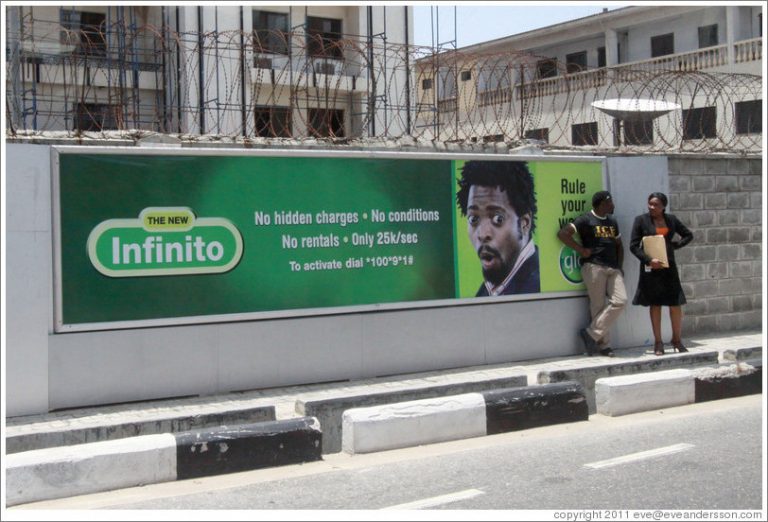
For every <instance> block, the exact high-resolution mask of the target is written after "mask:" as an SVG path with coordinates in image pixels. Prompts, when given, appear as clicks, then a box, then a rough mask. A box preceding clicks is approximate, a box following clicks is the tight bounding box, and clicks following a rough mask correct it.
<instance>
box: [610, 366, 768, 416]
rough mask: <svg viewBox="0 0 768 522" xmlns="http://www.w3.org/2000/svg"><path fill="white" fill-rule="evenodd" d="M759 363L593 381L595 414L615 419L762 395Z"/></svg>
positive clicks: (668, 371) (669, 371)
mask: <svg viewBox="0 0 768 522" xmlns="http://www.w3.org/2000/svg"><path fill="white" fill-rule="evenodd" d="M762 373H763V372H762V361H761V360H751V361H742V362H738V363H735V364H731V365H723V366H719V367H711V368H699V369H696V370H685V369H677V370H667V371H661V372H653V373H641V374H636V375H622V376H618V377H606V378H601V379H597V380H596V381H595V402H596V404H597V413H599V414H601V415H608V416H611V417H616V416H619V415H626V414H628V413H637V412H641V411H649V410H655V409H660V408H669V407H673V406H683V405H685V404H691V403H694V402H706V401H712V400H718V399H727V398H731V397H740V396H743V395H752V394H757V393H762Z"/></svg>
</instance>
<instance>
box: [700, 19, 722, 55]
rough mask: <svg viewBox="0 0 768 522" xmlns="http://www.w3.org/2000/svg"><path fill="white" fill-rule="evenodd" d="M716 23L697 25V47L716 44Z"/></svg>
mask: <svg viewBox="0 0 768 522" xmlns="http://www.w3.org/2000/svg"><path fill="white" fill-rule="evenodd" d="M718 43H719V42H718V41H717V24H714V25H705V26H704V27H699V49H703V48H704V47H712V46H714V45H717V44H718Z"/></svg>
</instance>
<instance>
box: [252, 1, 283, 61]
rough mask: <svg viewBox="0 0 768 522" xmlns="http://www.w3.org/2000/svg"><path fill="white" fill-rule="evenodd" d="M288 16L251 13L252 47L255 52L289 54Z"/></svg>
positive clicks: (259, 12) (256, 11)
mask: <svg viewBox="0 0 768 522" xmlns="http://www.w3.org/2000/svg"><path fill="white" fill-rule="evenodd" d="M288 34H289V33H288V14H287V13H271V12H269V11H258V10H254V11H253V46H254V51H255V52H264V53H275V54H289V48H290V46H289V45H288Z"/></svg>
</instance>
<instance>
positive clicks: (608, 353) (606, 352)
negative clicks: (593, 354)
mask: <svg viewBox="0 0 768 522" xmlns="http://www.w3.org/2000/svg"><path fill="white" fill-rule="evenodd" d="M600 355H605V356H606V357H613V356H614V355H616V354H614V353H613V350H612V349H611V347H610V346H609V347H608V348H603V349H602V350H600Z"/></svg>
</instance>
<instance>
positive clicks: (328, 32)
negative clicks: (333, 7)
mask: <svg viewBox="0 0 768 522" xmlns="http://www.w3.org/2000/svg"><path fill="white" fill-rule="evenodd" d="M340 43H341V20H336V19H334V18H320V17H317V16H308V17H307V53H308V54H309V55H310V56H319V57H325V58H342V57H343V53H342V50H341V45H340Z"/></svg>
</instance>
